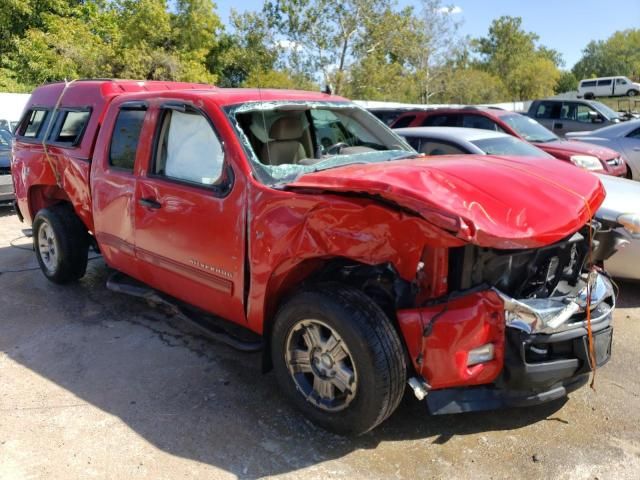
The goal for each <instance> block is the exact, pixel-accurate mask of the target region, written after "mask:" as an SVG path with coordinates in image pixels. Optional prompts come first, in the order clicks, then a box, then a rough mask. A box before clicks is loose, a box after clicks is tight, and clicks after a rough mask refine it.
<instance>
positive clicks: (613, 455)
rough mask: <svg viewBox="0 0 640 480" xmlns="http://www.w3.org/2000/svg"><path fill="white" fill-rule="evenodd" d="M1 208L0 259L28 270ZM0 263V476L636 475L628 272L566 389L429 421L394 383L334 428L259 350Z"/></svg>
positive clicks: (636, 402)
mask: <svg viewBox="0 0 640 480" xmlns="http://www.w3.org/2000/svg"><path fill="white" fill-rule="evenodd" d="M21 228H24V226H23V225H22V224H21V223H20V222H19V221H18V219H17V217H16V216H15V215H13V214H12V212H11V211H9V210H6V209H4V210H0V271H2V272H6V271H7V270H20V269H24V268H31V267H35V266H36V265H37V264H36V261H35V257H34V254H33V252H31V251H30V246H31V243H30V240H28V239H24V238H22V239H19V240H16V241H15V242H13V243H14V245H15V246H17V247H19V248H15V247H12V246H10V242H11V241H12V240H14V239H16V238H18V237H20V236H21ZM108 273H109V271H108V269H107V268H106V267H105V265H104V263H103V262H102V260H100V259H98V260H94V261H92V262H91V263H90V268H89V272H88V274H87V276H86V277H85V278H84V279H83V280H82V281H81V282H79V283H77V284H75V285H70V286H64V287H63V286H57V285H54V284H52V283H50V282H48V281H47V280H46V279H45V278H44V277H43V275H42V274H41V273H40V272H39V271H38V270H29V271H25V272H19V273H1V274H0V332H1V333H0V479H22V478H25V479H26V478H29V479H65V480H66V479H76V478H77V479H87V478H98V479H138V478H141V479H181V478H207V479H218V478H251V479H252V478H262V477H271V476H273V477H279V478H296V479H298V478H301V479H314V478H317V479H330V478H353V479H360V478H362V479H375V478H409V479H416V478H447V479H455V478H474V479H484V478H571V479H574V478H578V479H582V478H584V479H595V478H598V479H608V478H611V479H620V478H636V479H637V478H640V362H639V361H638V360H639V358H638V357H639V356H640V351H639V349H638V345H639V344H640V284H633V283H621V284H620V287H621V295H620V299H619V308H618V310H617V312H616V315H615V323H614V326H615V334H614V346H613V358H612V360H611V361H610V362H609V363H608V364H607V365H606V366H605V367H603V368H602V369H600V370H598V372H597V375H596V384H595V391H593V390H591V389H589V388H588V387H586V388H583V389H581V390H579V391H577V392H575V393H573V394H572V395H571V397H570V398H569V399H568V401H559V402H554V403H551V404H548V405H544V406H540V407H536V408H530V409H513V410H506V411H499V412H490V413H479V414H464V415H455V416H440V417H430V416H428V415H427V413H426V408H425V406H424V404H422V403H420V402H418V401H417V400H415V398H413V396H411V395H406V396H405V399H404V401H403V403H402V404H401V406H400V408H399V409H398V411H396V413H395V414H394V415H393V416H392V417H391V418H390V419H389V420H387V422H385V423H384V424H383V425H382V426H381V427H379V428H378V429H376V430H375V431H374V432H372V433H369V434H367V435H365V436H362V437H358V438H355V439H346V438H341V437H337V436H334V435H331V434H328V433H326V432H324V431H321V430H319V429H317V428H316V427H314V426H313V425H311V424H309V423H308V422H307V421H305V420H304V419H303V418H302V417H301V416H300V415H299V414H298V413H297V412H295V411H294V410H292V409H291V408H290V407H289V405H288V404H286V403H285V402H284V401H283V398H282V397H281V395H280V394H279V392H278V388H277V386H276V384H275V378H274V376H273V374H266V375H263V374H261V373H260V355H259V354H242V353H238V352H236V351H234V350H232V349H231V348H229V347H227V346H226V345H223V344H220V343H216V342H213V341H209V340H207V339H205V338H203V337H202V336H200V335H199V334H198V333H197V332H196V331H195V330H192V329H191V328H190V327H188V326H187V325H185V324H184V323H181V322H180V321H179V320H178V319H175V318H173V319H172V318H170V317H169V316H168V315H166V314H165V313H163V312H162V311H160V310H157V309H154V308H151V307H150V306H149V305H147V304H146V303H145V302H144V301H142V300H138V299H135V298H130V297H126V296H124V295H119V294H116V293H112V292H110V291H109V290H107V289H106V288H104V284H105V280H106V277H107V275H108Z"/></svg>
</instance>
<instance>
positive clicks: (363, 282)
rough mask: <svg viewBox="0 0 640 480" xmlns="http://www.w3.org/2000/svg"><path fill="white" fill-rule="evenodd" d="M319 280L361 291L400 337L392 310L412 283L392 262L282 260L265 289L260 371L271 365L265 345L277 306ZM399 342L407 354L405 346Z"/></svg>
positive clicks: (410, 294)
mask: <svg viewBox="0 0 640 480" xmlns="http://www.w3.org/2000/svg"><path fill="white" fill-rule="evenodd" d="M322 282H337V283H342V284H344V285H346V286H351V287H356V288H358V289H359V290H362V291H363V293H365V294H366V295H367V296H368V297H369V298H370V299H371V301H372V302H374V303H375V304H376V305H378V306H379V307H380V308H381V309H382V310H383V312H385V313H386V314H387V316H388V317H389V320H390V321H391V323H392V324H393V326H394V328H395V329H396V331H397V332H398V335H400V338H403V337H402V332H401V330H400V327H399V325H398V323H397V318H396V315H395V311H396V309H398V308H403V307H407V306H408V303H409V302H410V301H411V300H412V298H414V295H415V292H414V291H413V286H412V284H411V283H410V282H407V281H406V280H404V279H402V278H401V277H400V275H399V274H398V272H397V271H396V270H395V268H394V266H393V265H392V264H390V263H381V264H375V265H370V264H366V263H363V262H359V261H357V260H353V259H350V258H346V257H331V258H327V257H313V258H308V259H305V260H302V261H299V262H296V263H294V264H290V263H289V262H286V263H283V264H281V265H280V266H279V267H278V268H277V269H276V270H274V272H273V273H272V275H271V278H270V280H269V282H268V284H267V288H266V290H265V297H264V298H265V300H264V322H263V331H262V335H263V338H264V345H265V346H267V348H264V349H263V357H262V370H263V372H267V371H269V370H270V369H271V368H272V361H271V351H270V348H268V345H270V341H271V333H272V330H273V324H274V322H275V318H276V315H277V312H278V309H279V308H280V306H281V305H283V304H284V302H286V301H287V299H288V298H289V297H291V296H292V295H294V294H295V292H296V291H297V290H299V289H300V288H301V287H302V286H303V285H309V284H312V283H322ZM402 344H403V345H402V346H403V350H405V353H406V354H407V355H408V352H407V351H406V345H405V344H404V342H402ZM409 364H410V363H408V365H409Z"/></svg>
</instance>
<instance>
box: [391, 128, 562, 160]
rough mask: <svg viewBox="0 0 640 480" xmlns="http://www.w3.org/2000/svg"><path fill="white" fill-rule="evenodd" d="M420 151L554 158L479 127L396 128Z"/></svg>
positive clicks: (533, 147)
mask: <svg viewBox="0 0 640 480" xmlns="http://www.w3.org/2000/svg"><path fill="white" fill-rule="evenodd" d="M394 132H396V133H397V134H399V135H400V136H401V137H404V139H405V140H406V141H407V143H408V144H409V145H411V146H412V147H413V148H414V149H415V150H416V151H417V152H419V153H424V154H425V155H467V154H477V155H516V156H525V157H545V158H554V157H553V156H551V155H549V154H548V153H546V152H544V151H542V150H540V149H539V148H537V147H535V146H533V145H531V144H530V143H527V142H525V141H523V140H520V139H519V138H516V137H513V136H511V135H506V134H504V133H500V132H496V131H490V130H481V129H478V128H456V127H413V128H397V129H394Z"/></svg>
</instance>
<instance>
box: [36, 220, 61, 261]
mask: <svg viewBox="0 0 640 480" xmlns="http://www.w3.org/2000/svg"><path fill="white" fill-rule="evenodd" d="M38 252H39V253H40V258H41V259H42V263H44V266H45V268H46V269H47V271H48V272H49V273H53V272H55V270H56V268H57V266H58V242H57V240H56V236H55V234H54V233H53V228H51V225H49V224H48V223H47V222H43V223H42V225H40V228H39V230H38Z"/></svg>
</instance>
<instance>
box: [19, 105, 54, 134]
mask: <svg viewBox="0 0 640 480" xmlns="http://www.w3.org/2000/svg"><path fill="white" fill-rule="evenodd" d="M48 118H49V111H48V110H46V109H44V108H33V109H31V110H29V111H27V113H26V114H25V116H24V117H23V119H22V123H21V125H20V129H19V131H18V135H19V136H21V137H26V138H40V137H41V136H42V135H44V130H45V129H44V128H43V127H44V126H45V125H46V123H47V120H48Z"/></svg>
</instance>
